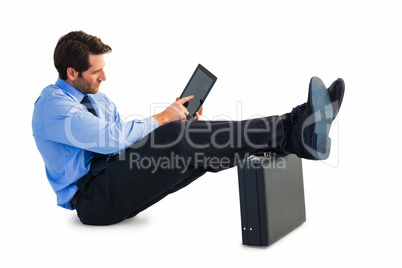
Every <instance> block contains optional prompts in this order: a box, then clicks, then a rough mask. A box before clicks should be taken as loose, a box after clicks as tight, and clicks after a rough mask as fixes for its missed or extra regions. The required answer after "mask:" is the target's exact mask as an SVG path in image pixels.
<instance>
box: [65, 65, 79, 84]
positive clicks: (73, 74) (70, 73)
mask: <svg viewBox="0 0 402 268" xmlns="http://www.w3.org/2000/svg"><path fill="white" fill-rule="evenodd" d="M78 74H79V73H78V72H77V71H76V70H75V69H74V68H72V67H68V68H67V79H69V80H71V81H74V80H75V79H77V78H78Z"/></svg>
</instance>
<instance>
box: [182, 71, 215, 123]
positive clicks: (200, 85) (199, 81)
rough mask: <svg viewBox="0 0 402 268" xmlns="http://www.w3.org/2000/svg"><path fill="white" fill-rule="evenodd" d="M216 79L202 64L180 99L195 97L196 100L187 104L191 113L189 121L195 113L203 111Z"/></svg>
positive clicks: (188, 117)
mask: <svg viewBox="0 0 402 268" xmlns="http://www.w3.org/2000/svg"><path fill="white" fill-rule="evenodd" d="M216 79H217V78H216V76H214V75H213V74H212V73H211V72H209V71H208V70H207V69H205V68H204V67H203V66H202V65H201V64H199V65H198V66H197V68H196V69H195V72H194V73H193V75H192V76H191V78H190V81H189V82H188V84H187V86H186V88H185V89H184V91H183V93H182V94H181V96H180V98H183V97H187V96H191V95H194V98H193V99H192V100H190V101H189V102H188V103H186V104H185V106H186V107H187V110H188V112H189V115H188V116H187V119H188V120H190V119H191V118H193V117H194V116H195V113H196V112H198V111H199V110H200V109H201V106H202V105H203V103H204V102H205V99H206V97H207V96H208V93H209V91H210V90H211V88H212V86H213V85H214V84H215V81H216Z"/></svg>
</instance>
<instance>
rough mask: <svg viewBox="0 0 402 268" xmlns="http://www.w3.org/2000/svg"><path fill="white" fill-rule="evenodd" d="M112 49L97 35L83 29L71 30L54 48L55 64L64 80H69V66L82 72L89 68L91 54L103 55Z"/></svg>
mask: <svg viewBox="0 0 402 268" xmlns="http://www.w3.org/2000/svg"><path fill="white" fill-rule="evenodd" d="M111 51H112V49H111V48H110V47H109V46H108V45H106V44H104V43H103V42H102V40H101V39H100V38H98V37H96V36H93V35H90V34H87V33H85V32H83V31H76V32H70V33H68V34H66V35H63V36H62V37H60V39H59V41H58V42H57V45H56V48H55V49H54V55H53V60H54V66H55V67H56V69H57V71H58V72H59V76H60V78H61V79H63V80H67V68H68V67H72V68H73V69H74V70H76V71H77V72H79V74H80V75H81V74H82V72H85V71H86V70H88V69H89V68H90V67H91V66H90V64H89V55H90V54H94V55H101V54H105V53H109V52H111Z"/></svg>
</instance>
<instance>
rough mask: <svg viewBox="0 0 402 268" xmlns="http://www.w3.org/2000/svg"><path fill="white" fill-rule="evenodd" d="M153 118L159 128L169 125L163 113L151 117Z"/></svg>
mask: <svg viewBox="0 0 402 268" xmlns="http://www.w3.org/2000/svg"><path fill="white" fill-rule="evenodd" d="M153 118H155V119H156V121H158V124H159V126H162V125H164V124H166V123H169V120H168V118H167V117H166V116H165V115H164V113H163V112H162V113H160V114H156V115H153Z"/></svg>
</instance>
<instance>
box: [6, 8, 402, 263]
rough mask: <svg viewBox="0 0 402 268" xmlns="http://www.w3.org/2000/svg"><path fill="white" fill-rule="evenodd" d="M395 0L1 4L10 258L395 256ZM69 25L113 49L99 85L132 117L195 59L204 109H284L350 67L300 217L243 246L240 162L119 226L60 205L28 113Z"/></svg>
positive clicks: (173, 87)
mask: <svg viewBox="0 0 402 268" xmlns="http://www.w3.org/2000/svg"><path fill="white" fill-rule="evenodd" d="M397 2H398V1H386V0H385V1H381V2H380V1H340V0H337V1H250V0H249V1H234V0H232V1H218V0H214V1H207V0H204V1H172V0H171V1H118V0H116V1H73V0H71V1H40V0H36V1H12V2H11V1H8V3H7V4H4V3H3V2H2V4H1V8H0V29H1V42H0V51H1V58H0V59H1V60H0V76H1V84H0V87H1V94H2V104H1V106H0V109H1V113H0V115H1V132H0V133H1V134H0V135H1V139H0V140H1V144H2V157H1V193H0V206H1V209H0V212H1V215H2V216H1V220H0V223H1V228H0V241H1V242H0V244H1V248H2V250H1V252H0V263H1V267H27V266H30V267H31V266H32V267H38V265H40V266H41V267H159V266H163V267H165V266H168V267H206V266H207V265H208V266H209V267H211V266H212V267H218V265H219V266H222V265H225V267H229V266H231V265H238V266H237V267H241V266H244V265H247V266H248V267H357V266H358V267H365V266H367V265H370V266H371V267H379V266H381V267H401V265H402V260H401V257H400V255H399V256H398V255H397V254H399V253H400V251H401V241H402V231H401V228H402V217H401V207H402V194H401V190H402V187H401V186H402V183H401V177H402V176H401V174H400V173H401V169H400V166H401V161H400V160H401V154H400V151H401V145H400V135H401V134H400V131H399V129H400V127H399V125H400V122H401V110H400V109H399V105H400V98H401V90H402V86H401V71H402V67H401V65H402V50H401V48H402V40H401V25H402V17H401V15H400V14H401V8H400V7H399V5H398V3H397ZM72 30H84V31H86V32H88V33H90V34H93V35H97V36H99V37H101V38H102V40H103V41H104V42H105V43H107V44H109V45H110V46H111V47H112V48H113V52H112V53H111V54H109V55H107V56H105V59H106V67H105V70H106V75H107V81H106V82H105V83H103V84H102V87H101V90H102V91H103V92H105V93H106V94H107V95H108V96H109V97H110V98H111V99H112V100H113V101H114V102H115V103H116V104H117V106H118V107H119V111H120V113H121V114H122V115H123V116H125V117H126V118H129V117H133V116H140V117H148V116H150V115H152V114H154V112H156V110H157V109H155V107H157V106H160V103H165V104H167V103H170V102H173V101H174V100H175V97H176V96H179V95H180V93H181V91H182V90H183V88H184V86H185V85H186V83H187V81H188V79H189V77H190V75H191V74H192V72H193V71H194V68H195V67H196V65H197V64H198V63H201V64H203V65H204V66H205V67H206V68H208V69H209V70H211V71H212V72H213V73H214V74H215V75H216V76H218V81H217V83H216V84H215V87H214V89H213V91H212V94H211V95H210V96H209V97H208V100H207V102H206V104H205V118H206V119H219V118H227V119H235V120H240V119H247V118H251V117H255V116H258V115H274V114H283V113H286V112H288V111H290V110H291V109H292V107H294V106H296V105H298V104H301V103H303V102H305V101H306V98H307V88H308V82H309V79H310V77H312V76H319V77H320V78H321V79H322V80H323V81H324V83H325V84H326V85H327V86H329V85H330V84H331V83H332V81H334V80H335V79H336V78H338V77H342V78H343V79H344V80H345V82H346V94H345V99H344V103H343V106H342V109H341V112H340V114H339V117H338V118H337V119H336V121H335V122H334V126H333V129H332V131H331V137H332V140H333V143H334V146H333V150H332V154H331V157H330V158H329V159H328V160H327V161H325V162H314V161H303V165H304V166H303V167H304V182H305V196H306V209H307V222H306V223H305V224H303V225H302V226H301V227H300V228H298V229H296V230H295V231H294V232H292V233H291V234H289V235H288V236H286V237H285V238H283V239H281V240H280V241H278V242H276V243H275V244H273V245H272V246H270V247H268V248H262V249H261V248H255V247H245V246H242V245H241V226H240V208H239V197H238V186H237V171H236V169H235V168H233V169H230V170H227V171H223V172H220V173H217V174H207V175H205V176H203V177H202V178H201V179H199V180H198V181H196V182H194V183H193V184H192V185H190V186H188V187H187V188H185V189H183V190H182V191H179V192H178V193H175V194H174V195H171V196H169V197H167V198H166V199H164V200H163V201H161V202H160V203H158V204H156V205H155V206H153V207H151V208H150V209H148V210H146V211H145V212H143V213H141V214H139V215H138V216H137V217H135V218H134V219H131V220H127V221H125V222H123V223H120V224H117V225H114V226H109V227H92V226H84V225H82V224H81V223H80V222H79V220H78V219H77V217H76V214H75V212H70V211H67V210H64V209H62V208H59V207H57V206H56V197H55V194H54V193H53V192H52V190H51V187H50V186H49V184H48V182H47V180H46V177H45V170H44V165H43V162H42V159H41V156H40V154H39V153H38V152H37V150H36V146H35V143H34V140H33V137H32V130H31V125H30V123H31V116H32V109H33V104H34V102H35V100H36V98H37V97H38V95H39V93H40V91H41V90H42V89H43V88H44V87H45V86H47V85H49V84H52V83H54V82H55V81H56V79H57V73H56V70H55V69H54V67H53V61H52V57H53V50H54V47H55V45H56V42H57V40H58V38H59V37H60V36H61V35H63V34H65V33H67V32H69V31H72Z"/></svg>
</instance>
